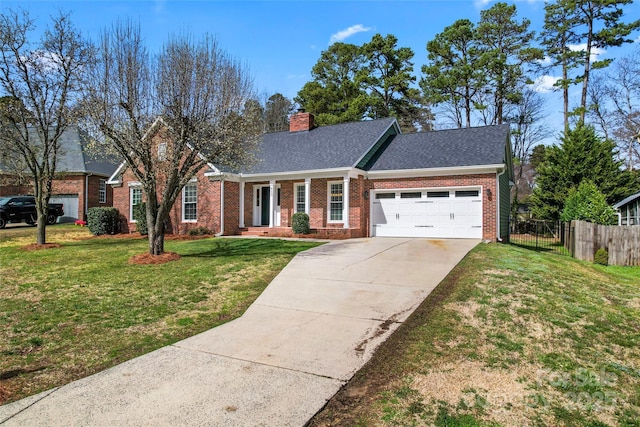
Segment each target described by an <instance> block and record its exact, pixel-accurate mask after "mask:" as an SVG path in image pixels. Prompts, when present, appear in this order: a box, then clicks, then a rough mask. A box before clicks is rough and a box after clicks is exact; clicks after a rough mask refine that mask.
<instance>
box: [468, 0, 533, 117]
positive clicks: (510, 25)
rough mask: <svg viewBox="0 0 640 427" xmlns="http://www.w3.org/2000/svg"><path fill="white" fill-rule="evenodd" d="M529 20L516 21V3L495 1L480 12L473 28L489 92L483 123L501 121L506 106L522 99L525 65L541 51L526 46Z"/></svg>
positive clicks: (529, 32)
mask: <svg viewBox="0 0 640 427" xmlns="http://www.w3.org/2000/svg"><path fill="white" fill-rule="evenodd" d="M529 24H530V21H529V20H528V19H523V20H522V21H520V22H518V21H517V20H516V6H515V5H508V4H506V3H496V4H495V5H494V6H492V7H491V8H490V9H487V10H483V11H482V12H480V22H479V24H478V27H477V37H478V42H479V45H480V47H481V49H482V50H483V55H484V57H485V63H486V68H485V72H486V73H487V76H488V79H487V80H488V83H489V88H490V90H487V92H488V93H490V94H491V98H492V99H491V104H492V105H491V106H488V105H487V106H485V107H486V108H489V109H490V114H489V115H488V116H487V118H488V120H487V121H486V123H485V124H501V123H502V122H503V120H504V118H505V116H506V112H505V109H506V106H508V105H509V104H512V105H515V104H518V103H519V102H520V101H521V100H522V91H521V88H522V83H523V82H524V81H525V80H526V76H525V69H524V67H525V65H526V64H530V63H532V62H533V61H534V60H536V59H542V50H541V49H538V48H533V47H530V45H531V41H532V40H533V38H534V33H533V31H529Z"/></svg>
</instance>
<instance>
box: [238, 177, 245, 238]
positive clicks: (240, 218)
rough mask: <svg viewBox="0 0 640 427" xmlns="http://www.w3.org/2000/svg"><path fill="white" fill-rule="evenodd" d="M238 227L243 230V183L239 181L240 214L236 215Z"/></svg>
mask: <svg viewBox="0 0 640 427" xmlns="http://www.w3.org/2000/svg"><path fill="white" fill-rule="evenodd" d="M238 218H239V220H240V221H239V224H238V225H239V226H240V228H244V181H240V212H239V214H238Z"/></svg>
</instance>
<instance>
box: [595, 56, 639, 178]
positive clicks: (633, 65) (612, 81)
mask: <svg viewBox="0 0 640 427" xmlns="http://www.w3.org/2000/svg"><path fill="white" fill-rule="evenodd" d="M589 103H590V105H589V117H590V118H591V120H592V121H594V122H595V123H596V124H597V125H598V128H599V129H600V130H601V132H602V133H603V135H604V136H605V138H607V139H612V140H614V141H615V142H616V144H617V146H618V148H619V156H620V158H621V159H622V160H624V162H625V165H626V168H627V169H629V170H633V169H638V168H639V167H640V49H637V50H636V51H635V52H634V53H633V54H631V55H630V56H628V57H625V58H620V59H619V60H618V61H616V63H615V64H614V66H613V67H612V69H611V70H610V72H609V73H607V75H606V76H598V78H596V79H592V82H591V84H590V86H589Z"/></svg>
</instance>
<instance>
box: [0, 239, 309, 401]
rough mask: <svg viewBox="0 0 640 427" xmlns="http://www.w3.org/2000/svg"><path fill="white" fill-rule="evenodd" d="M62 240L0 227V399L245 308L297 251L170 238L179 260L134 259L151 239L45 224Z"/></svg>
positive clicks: (251, 242) (94, 368) (290, 245)
mask: <svg viewBox="0 0 640 427" xmlns="http://www.w3.org/2000/svg"><path fill="white" fill-rule="evenodd" d="M47 230H48V240H49V241H51V242H55V243H60V244H61V245H62V246H61V247H59V248H52V249H43V250H37V251H25V250H23V249H21V248H22V247H23V246H25V245H28V244H29V243H33V240H34V237H33V236H34V235H33V233H34V231H33V229H30V228H27V229H21V230H19V229H12V230H6V231H8V233H4V231H5V230H3V231H2V232H1V233H0V239H1V240H0V404H1V403H6V402H9V401H13V400H16V399H19V398H22V397H25V396H28V395H31V394H34V393H37V392H39V391H42V390H45V389H48V388H51V387H54V386H59V385H62V384H65V383H68V382H70V381H73V380H75V379H78V378H81V377H84V376H87V375H90V374H92V373H95V372H98V371H101V370H103V369H106V368H108V367H111V366H113V365H115V364H118V363H120V362H123V361H125V360H128V359H131V358H133V357H136V356H139V355H141V354H144V353H147V352H149V351H152V350H154V349H157V348H159V347H162V346H165V345H168V344H171V343H173V342H176V341H178V340H180V339H183V338H186V337H189V336H192V335H195V334H197V333H199V332H202V331H205V330H207V329H210V328H212V327H215V326H217V325H219V324H221V323H225V322H227V321H229V320H232V319H234V318H236V317H238V316H240V315H241V314H242V313H243V312H244V311H245V309H246V308H247V307H248V306H249V305H250V304H251V303H252V302H253V301H254V300H255V299H256V298H257V297H258V295H260V293H261V292H262V290H263V289H264V288H265V287H266V286H267V285H268V284H269V282H270V281H271V279H272V278H273V277H274V276H275V275H276V274H277V273H278V272H279V271H280V270H281V269H282V268H284V266H285V265H286V264H287V263H288V262H289V261H290V260H291V258H292V257H293V256H294V255H295V254H296V253H298V252H300V251H302V250H306V249H308V248H311V247H313V246H316V245H317V243H313V242H298V241H282V240H272V239H202V240H193V241H167V242H166V245H165V248H166V250H167V251H172V252H176V253H178V254H179V255H180V259H179V260H177V261H174V262H171V263H167V264H160V265H131V264H129V263H128V261H129V259H130V258H131V257H132V256H133V255H136V254H140V253H144V252H145V251H146V250H147V241H146V240H145V239H139V238H138V239H129V238H103V237H101V238H88V237H90V235H89V233H88V231H87V230H86V229H83V228H78V227H73V226H54V227H48V229H47Z"/></svg>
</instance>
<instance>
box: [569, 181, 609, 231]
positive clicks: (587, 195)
mask: <svg viewBox="0 0 640 427" xmlns="http://www.w3.org/2000/svg"><path fill="white" fill-rule="evenodd" d="M560 219H561V220H562V221H564V222H569V221H572V220H581V221H589V222H593V223H595V224H602V225H614V224H616V223H617V216H616V211H615V210H614V209H613V208H612V207H611V206H609V205H608V204H607V201H606V200H605V198H604V194H602V192H601V191H600V190H598V187H596V185H595V184H594V183H593V182H591V181H589V180H588V179H585V180H583V181H582V182H581V183H580V185H579V186H578V188H572V189H571V190H569V197H567V201H566V203H565V206H564V209H563V210H562V214H561V215H560Z"/></svg>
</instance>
